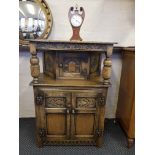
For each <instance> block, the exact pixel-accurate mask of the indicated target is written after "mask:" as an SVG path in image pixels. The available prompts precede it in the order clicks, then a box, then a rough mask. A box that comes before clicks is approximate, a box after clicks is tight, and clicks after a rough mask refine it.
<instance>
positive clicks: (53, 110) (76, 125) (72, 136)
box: [36, 90, 103, 144]
mask: <svg viewBox="0 0 155 155" xmlns="http://www.w3.org/2000/svg"><path fill="white" fill-rule="evenodd" d="M42 92H43V104H42V105H38V106H36V108H38V109H39V112H38V114H37V116H36V117H37V118H39V120H40V124H38V130H39V132H41V133H40V136H42V140H43V141H44V143H45V144H59V143H66V144H68V143H71V144H72V143H77V144H80V143H81V144H86V143H88V144H89V143H90V144H95V142H96V139H97V131H98V129H99V119H100V108H101V107H100V105H99V99H100V98H103V94H102V93H96V92H94V91H75V92H74V91H60V90H43V91H42ZM36 111H37V110H36ZM43 132H44V133H43ZM41 134H42V135H41ZM43 135H44V136H43Z"/></svg>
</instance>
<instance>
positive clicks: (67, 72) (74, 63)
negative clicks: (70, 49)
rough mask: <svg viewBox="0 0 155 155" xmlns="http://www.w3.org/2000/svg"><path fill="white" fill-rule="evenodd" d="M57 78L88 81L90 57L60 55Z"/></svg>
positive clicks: (73, 54)
mask: <svg viewBox="0 0 155 155" xmlns="http://www.w3.org/2000/svg"><path fill="white" fill-rule="evenodd" d="M57 59H58V64H57V71H56V76H57V78H58V79H87V78H88V75H89V63H90V56H89V54H88V53H80V54H79V53H78V54H77V53H76V54H75V53H67V54H66V53H58V54H57Z"/></svg>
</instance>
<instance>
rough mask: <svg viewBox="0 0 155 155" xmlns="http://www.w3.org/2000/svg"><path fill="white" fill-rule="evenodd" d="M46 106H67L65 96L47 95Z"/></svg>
mask: <svg viewBox="0 0 155 155" xmlns="http://www.w3.org/2000/svg"><path fill="white" fill-rule="evenodd" d="M46 106H47V107H49V108H65V107H66V98H65V97H46Z"/></svg>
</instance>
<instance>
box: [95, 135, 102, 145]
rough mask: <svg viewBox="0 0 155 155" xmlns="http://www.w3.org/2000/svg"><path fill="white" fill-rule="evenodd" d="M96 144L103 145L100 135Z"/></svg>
mask: <svg viewBox="0 0 155 155" xmlns="http://www.w3.org/2000/svg"><path fill="white" fill-rule="evenodd" d="M96 146H97V147H102V146H103V138H102V137H100V138H98V139H97V141H96Z"/></svg>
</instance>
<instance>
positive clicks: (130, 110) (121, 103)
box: [116, 48, 135, 148]
mask: <svg viewBox="0 0 155 155" xmlns="http://www.w3.org/2000/svg"><path fill="white" fill-rule="evenodd" d="M122 60H123V62H122V74H121V81H120V89H119V97H118V105H117V112H116V117H117V120H118V122H119V123H120V125H121V127H122V128H123V130H124V131H125V133H126V135H127V139H128V147H129V148H130V147H131V146H132V145H133V143H134V138H135V49H134V48H124V49H123V53H122Z"/></svg>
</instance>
